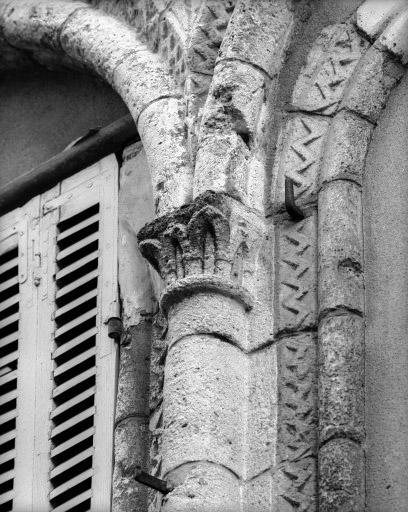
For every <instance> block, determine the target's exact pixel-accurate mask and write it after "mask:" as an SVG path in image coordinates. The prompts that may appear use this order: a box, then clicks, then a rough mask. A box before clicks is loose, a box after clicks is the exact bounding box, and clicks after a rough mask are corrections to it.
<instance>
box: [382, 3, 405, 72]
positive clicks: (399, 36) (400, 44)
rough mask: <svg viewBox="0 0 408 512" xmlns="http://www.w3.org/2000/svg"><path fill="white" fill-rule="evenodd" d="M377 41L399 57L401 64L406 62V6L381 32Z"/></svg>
mask: <svg viewBox="0 0 408 512" xmlns="http://www.w3.org/2000/svg"><path fill="white" fill-rule="evenodd" d="M379 43H380V44H381V45H383V46H385V48H387V50H389V51H390V52H391V53H393V54H394V55H396V56H397V57H399V58H400V59H401V61H402V63H403V64H407V63H408V8H407V6H405V12H402V13H401V14H400V15H399V16H397V17H396V18H395V19H394V20H393V21H392V22H391V23H390V25H389V26H388V27H387V29H386V30H385V31H384V32H383V33H382V34H381V37H380V38H379Z"/></svg>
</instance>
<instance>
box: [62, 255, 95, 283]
mask: <svg viewBox="0 0 408 512" xmlns="http://www.w3.org/2000/svg"><path fill="white" fill-rule="evenodd" d="M98 256H99V251H94V252H91V253H90V254H87V255H86V256H84V257H83V258H81V259H80V260H78V261H75V262H74V263H71V265H68V266H67V267H64V268H63V269H61V270H59V271H58V272H57V274H56V276H55V279H56V280H57V281H59V280H60V279H62V278H63V277H65V276H67V275H69V274H72V273H73V272H75V271H76V270H78V269H80V268H82V267H84V266H85V265H87V264H88V263H90V262H91V261H94V260H96V259H98Z"/></svg>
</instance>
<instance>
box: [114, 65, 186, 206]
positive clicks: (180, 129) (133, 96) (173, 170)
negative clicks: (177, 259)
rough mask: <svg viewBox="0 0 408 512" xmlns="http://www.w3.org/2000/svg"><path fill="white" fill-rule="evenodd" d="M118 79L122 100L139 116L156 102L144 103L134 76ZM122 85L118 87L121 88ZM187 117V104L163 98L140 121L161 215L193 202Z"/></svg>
mask: <svg viewBox="0 0 408 512" xmlns="http://www.w3.org/2000/svg"><path fill="white" fill-rule="evenodd" d="M119 71H120V70H118V73H119ZM124 72H125V68H124ZM116 78H117V80H118V83H119V82H120V83H121V84H122V85H123V87H124V90H123V91H122V92H123V96H122V97H123V98H124V100H125V102H126V103H127V105H128V107H129V109H130V111H131V112H132V113H136V115H137V112H140V110H141V109H142V108H143V106H145V105H146V102H145V100H146V101H147V102H149V101H150V100H153V99H154V98H153V97H151V98H150V99H149V98H145V100H144V99H143V98H142V97H141V96H140V95H139V88H138V86H137V82H133V81H132V79H131V77H128V78H129V80H128V78H126V77H125V81H124V82H122V81H121V80H122V78H121V77H120V76H119V74H118V75H116ZM126 83H127V85H126ZM122 85H120V86H118V87H119V89H121V88H122ZM143 89H144V86H143ZM148 89H149V90H150V86H148V87H147V89H146V90H148ZM149 94H150V93H149ZM183 115H184V109H183V105H182V104H181V102H180V101H179V100H178V99H176V98H163V99H161V100H159V101H155V102H153V103H151V104H149V106H148V107H147V108H146V109H145V110H144V111H143V112H142V113H141V114H140V117H139V120H138V131H139V135H140V138H141V140H142V142H143V147H144V148H145V151H146V155H147V160H148V164H149V169H150V173H151V180H152V186H153V198H154V203H155V211H156V213H157V215H163V214H165V213H168V212H169V211H171V210H174V209H175V208H177V207H179V206H181V205H183V204H185V203H187V202H189V201H191V199H192V186H193V173H192V169H191V167H190V162H189V156H188V154H187V148H186V146H185V132H184V129H185V127H184V122H183V120H182V119H183Z"/></svg>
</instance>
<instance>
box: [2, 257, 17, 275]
mask: <svg viewBox="0 0 408 512" xmlns="http://www.w3.org/2000/svg"><path fill="white" fill-rule="evenodd" d="M17 266H18V258H12V259H11V260H9V261H7V262H6V263H3V265H0V275H1V274H4V272H8V271H9V270H11V269H12V268H17ZM16 273H17V272H16Z"/></svg>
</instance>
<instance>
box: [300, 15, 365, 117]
mask: <svg viewBox="0 0 408 512" xmlns="http://www.w3.org/2000/svg"><path fill="white" fill-rule="evenodd" d="M368 45H369V43H368V42H367V41H366V40H364V39H363V38H362V37H361V36H360V35H359V34H358V32H357V31H356V29H355V27H354V26H353V25H351V24H343V23H342V24H338V25H332V26H330V27H327V28H325V29H324V30H323V31H322V33H321V34H320V36H319V37H318V38H317V40H316V42H315V43H314V45H313V47H312V50H311V51H310V53H309V55H308V58H307V61H306V64H305V66H304V67H303V69H302V71H301V73H300V76H299V79H298V81H297V82H296V85H295V88H294V91H293V98H292V104H293V108H294V109H298V110H304V111H308V112H317V113H321V114H323V115H332V114H334V113H335V112H336V111H337V109H338V106H339V102H340V101H341V98H342V96H343V92H344V88H345V86H346V84H347V81H348V79H349V78H350V76H351V75H352V73H353V71H354V69H355V67H356V65H357V63H358V62H359V60H360V58H361V56H362V55H363V53H364V52H365V50H366V48H367V47H368Z"/></svg>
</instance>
